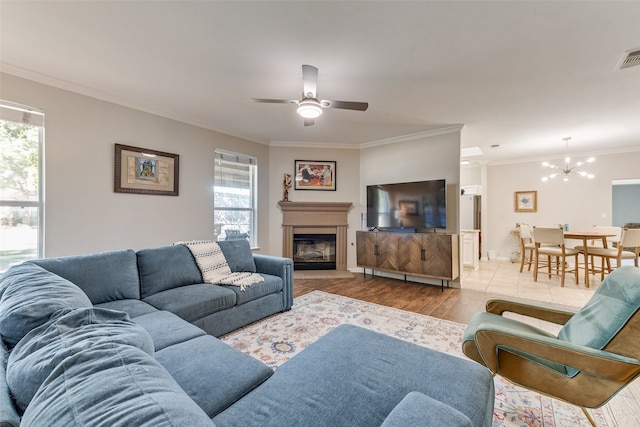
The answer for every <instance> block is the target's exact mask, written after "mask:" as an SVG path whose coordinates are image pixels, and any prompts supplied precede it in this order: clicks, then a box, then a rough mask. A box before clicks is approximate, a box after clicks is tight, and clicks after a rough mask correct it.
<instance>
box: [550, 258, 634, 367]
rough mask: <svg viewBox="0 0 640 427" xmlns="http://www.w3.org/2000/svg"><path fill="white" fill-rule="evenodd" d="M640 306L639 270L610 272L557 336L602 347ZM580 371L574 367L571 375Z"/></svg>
mask: <svg viewBox="0 0 640 427" xmlns="http://www.w3.org/2000/svg"><path fill="white" fill-rule="evenodd" d="M639 308H640V271H639V270H638V269H637V268H634V267H630V266H629V267H622V268H619V269H617V270H615V271H614V272H613V273H611V274H609V275H608V276H607V278H606V279H605V280H604V282H602V284H601V285H600V287H599V288H598V290H597V291H596V292H595V294H594V295H593V297H591V299H590V300H589V302H588V303H587V304H586V305H585V306H584V307H583V308H582V309H581V310H580V311H578V312H577V313H576V314H574V315H573V317H571V319H569V321H567V323H566V324H565V325H564V327H563V328H562V329H561V330H560V332H559V333H558V339H560V340H563V341H568V342H571V343H573V344H578V345H582V346H585V347H591V348H594V349H597V350H602V349H603V348H604V347H605V346H606V345H607V344H608V343H609V342H610V341H611V339H612V338H613V337H615V335H616V334H617V333H618V332H619V331H620V330H621V329H622V328H623V327H624V326H625V324H626V323H627V321H628V320H629V319H630V318H631V316H633V315H634V314H635V313H636V312H637V311H638V309H639ZM576 372H577V371H575V370H572V371H571V372H570V374H571V375H575V374H576Z"/></svg>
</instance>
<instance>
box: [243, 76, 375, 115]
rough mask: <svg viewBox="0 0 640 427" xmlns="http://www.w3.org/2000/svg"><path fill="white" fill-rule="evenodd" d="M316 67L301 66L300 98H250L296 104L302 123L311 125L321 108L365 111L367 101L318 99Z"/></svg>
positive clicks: (256, 100) (274, 102)
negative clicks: (302, 119)
mask: <svg viewBox="0 0 640 427" xmlns="http://www.w3.org/2000/svg"><path fill="white" fill-rule="evenodd" d="M317 87H318V69H317V68H316V67H314V66H312V65H303V66H302V99H301V100H299V101H298V100H295V99H262V98H252V99H253V100H254V101H255V102H264V103H269V104H297V105H298V110H297V111H298V114H299V115H300V116H302V117H303V118H304V125H305V126H311V125H313V124H314V123H315V119H316V118H318V117H320V115H321V114H322V109H323V108H341V109H343V110H357V111H366V110H367V108H368V107H369V104H368V103H367V102H352V101H330V100H328V99H321V100H318V95H317V93H316V90H317Z"/></svg>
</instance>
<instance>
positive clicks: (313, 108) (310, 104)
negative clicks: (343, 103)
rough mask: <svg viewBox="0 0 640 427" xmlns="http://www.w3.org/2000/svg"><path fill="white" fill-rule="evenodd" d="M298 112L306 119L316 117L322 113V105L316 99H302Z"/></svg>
mask: <svg viewBox="0 0 640 427" xmlns="http://www.w3.org/2000/svg"><path fill="white" fill-rule="evenodd" d="M298 114H299V115H300V116H302V117H304V118H305V119H315V118H318V117H320V115H321V114H322V107H321V106H320V103H318V102H316V101H302V102H300V105H299V106H298Z"/></svg>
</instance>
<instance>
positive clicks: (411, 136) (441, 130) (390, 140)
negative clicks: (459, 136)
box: [359, 124, 465, 148]
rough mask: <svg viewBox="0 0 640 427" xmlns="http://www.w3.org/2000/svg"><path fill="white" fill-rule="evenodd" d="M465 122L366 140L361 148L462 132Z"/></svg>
mask: <svg viewBox="0 0 640 427" xmlns="http://www.w3.org/2000/svg"><path fill="white" fill-rule="evenodd" d="M464 126H465V125H464V124H460V125H452V126H445V127H442V128H438V129H432V130H428V131H425V132H418V133H412V134H409V135H401V136H394V137H392V138H385V139H379V140H377V141H370V142H365V143H362V144H360V145H359V147H360V148H371V147H378V146H381V145H389V144H397V143H399V142H407V141H415V140H416V139H422V138H431V137H434V136H438V135H446V134H449V133H456V132H461V131H462V129H464Z"/></svg>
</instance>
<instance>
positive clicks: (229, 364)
mask: <svg viewBox="0 0 640 427" xmlns="http://www.w3.org/2000/svg"><path fill="white" fill-rule="evenodd" d="M155 357H156V360H158V361H159V362H160V363H161V364H162V365H163V366H164V367H165V368H166V369H167V371H169V373H170V374H171V376H172V377H173V378H174V379H175V380H176V382H177V383H178V384H180V386H181V387H182V388H183V389H184V391H185V392H186V393H187V394H188V395H189V396H190V397H191V398H192V399H193V400H194V401H195V402H196V403H197V404H198V405H199V406H200V407H201V408H202V409H203V410H204V411H205V412H206V413H207V414H208V415H209V416H210V417H212V416H214V415H216V414H218V413H219V412H220V411H223V410H224V409H225V408H227V407H228V406H229V405H231V404H232V403H234V402H235V401H236V400H238V399H240V398H241V397H242V396H244V395H245V394H246V393H248V392H249V391H251V390H253V389H254V388H255V387H257V386H258V385H260V384H261V383H262V382H263V381H264V380H266V379H267V378H269V377H270V376H271V375H272V374H273V371H272V370H271V368H269V367H268V366H267V365H265V364H264V363H262V362H260V361H258V360H256V359H254V358H253V357H251V356H249V355H247V354H244V353H242V352H241V351H238V350H236V349H234V348H232V347H230V346H228V345H227V344H225V343H223V342H222V341H220V340H219V339H217V338H215V337H212V336H211V335H204V336H201V337H198V338H195V339H192V340H189V341H185V342H183V343H180V344H176V345H173V346H170V347H167V348H165V349H163V350H160V351H158V352H156V354H155ZM245 425H249V424H245Z"/></svg>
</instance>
